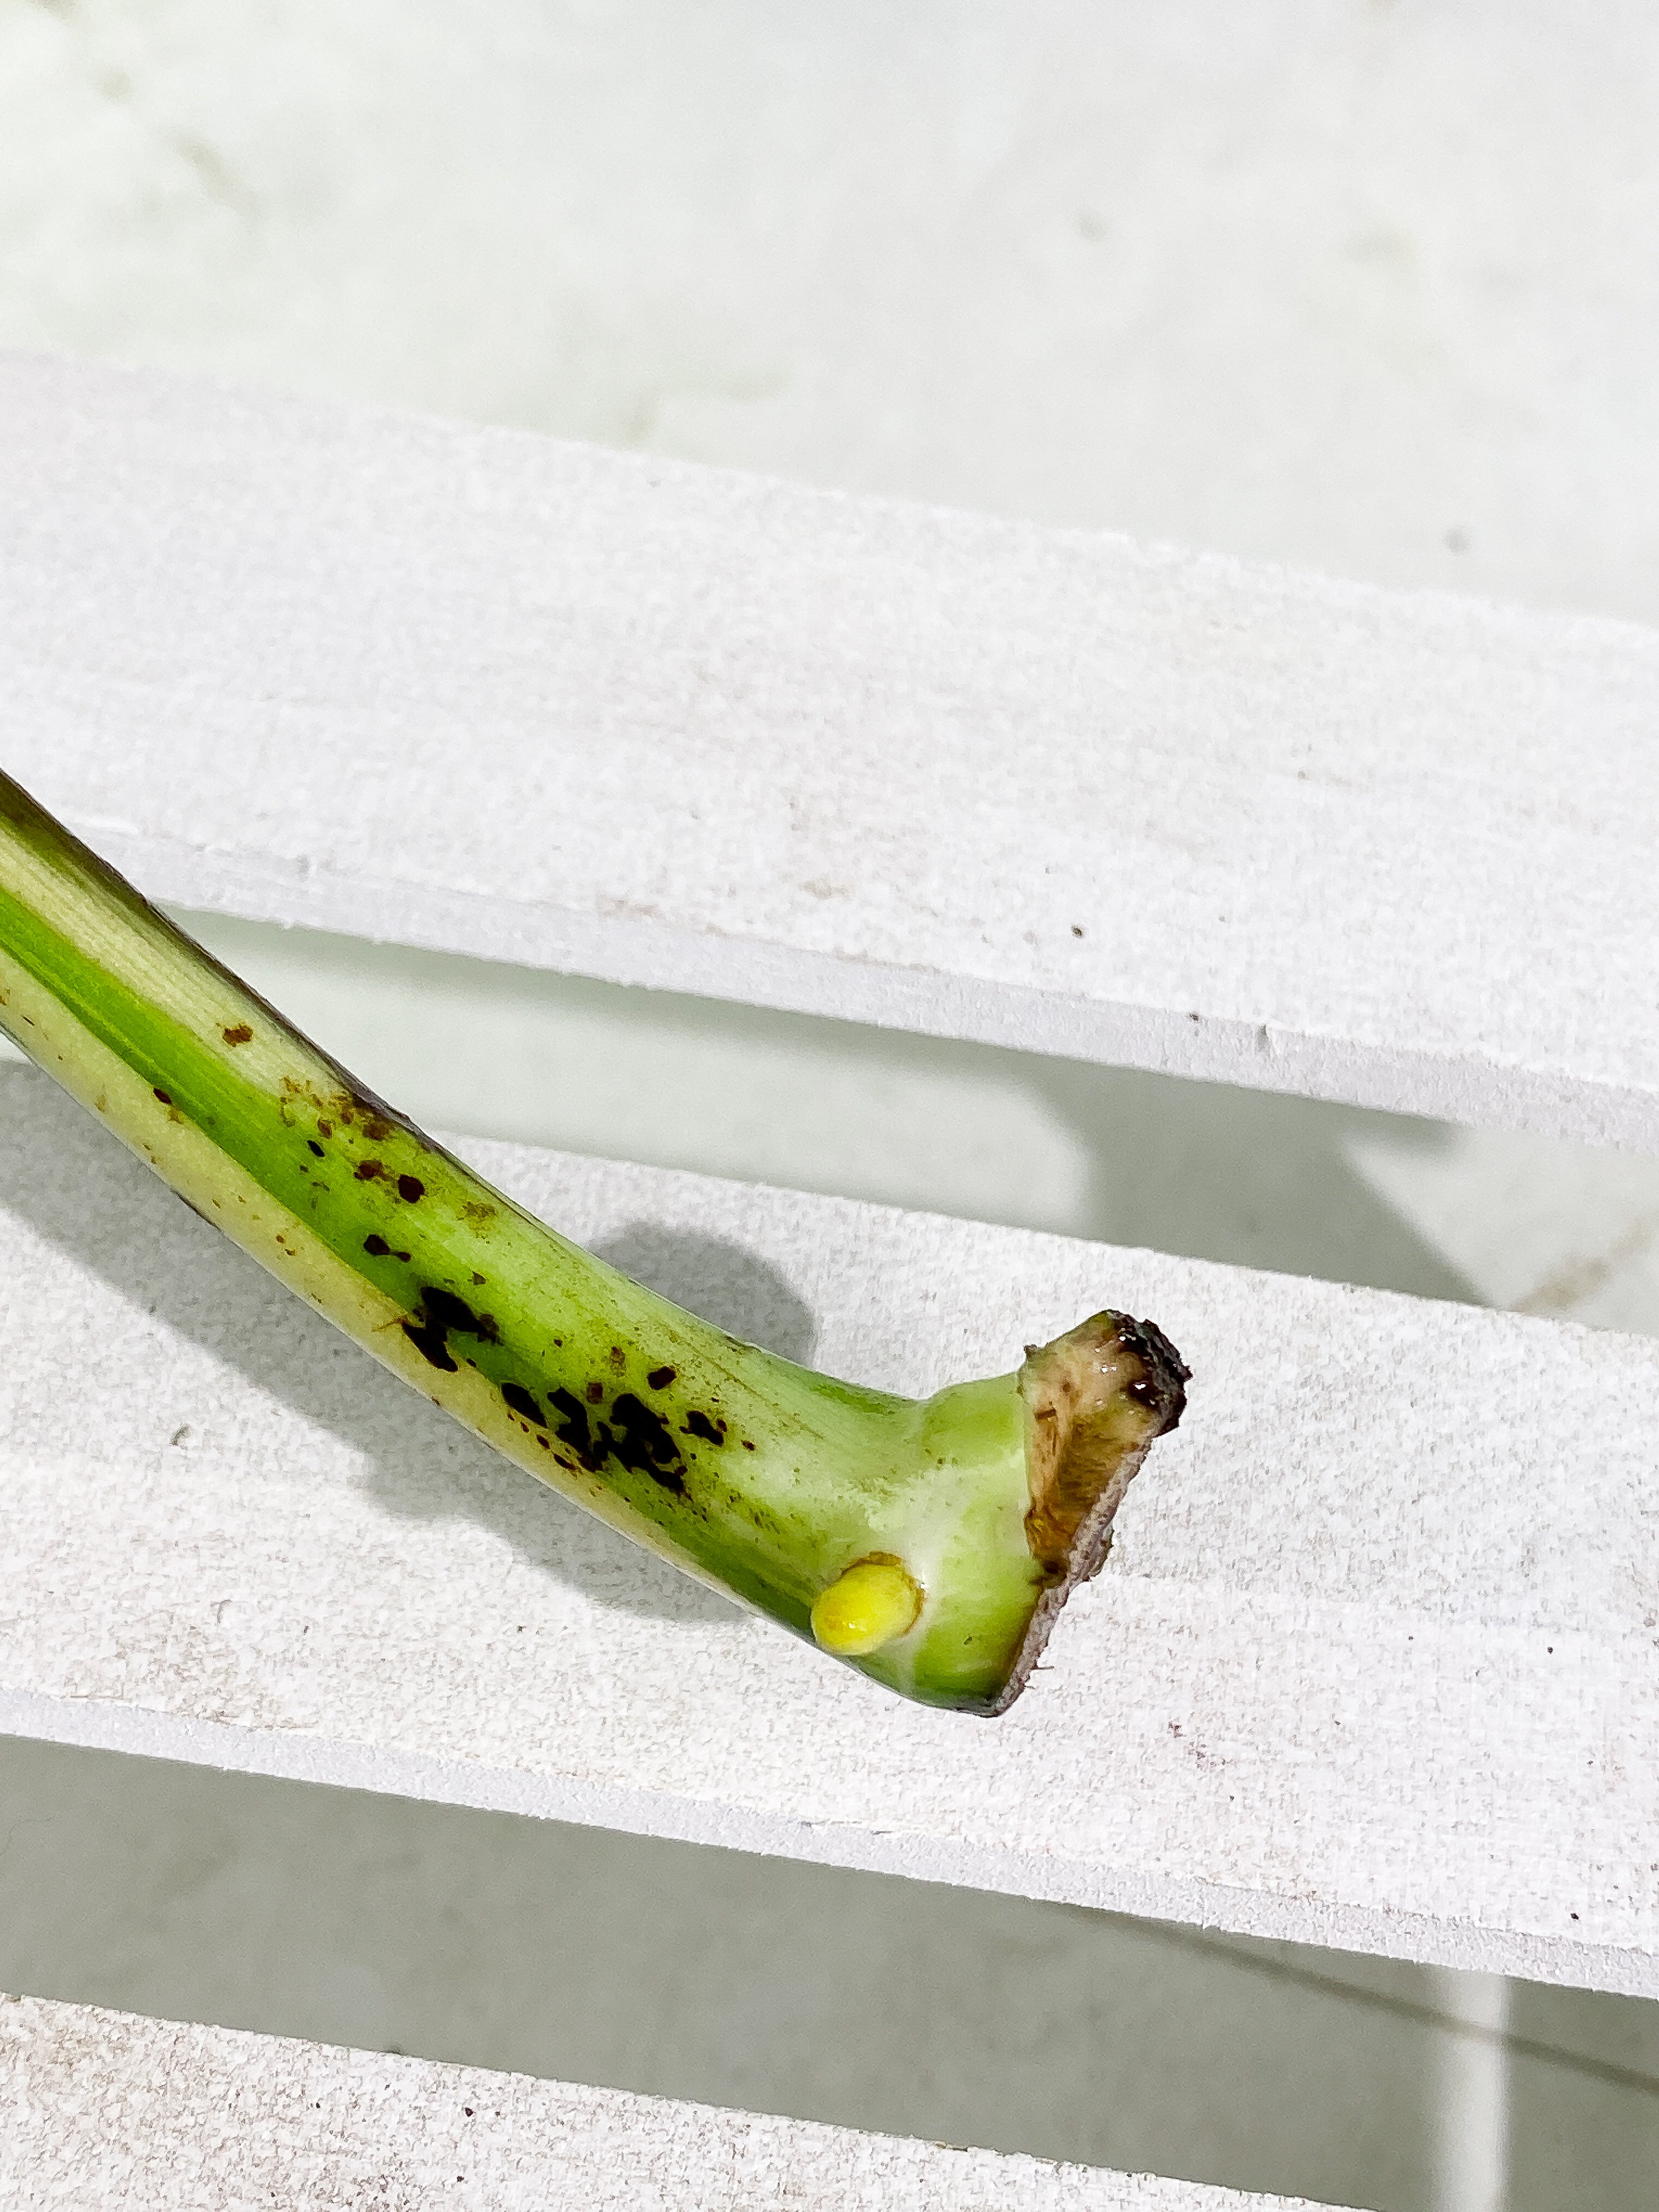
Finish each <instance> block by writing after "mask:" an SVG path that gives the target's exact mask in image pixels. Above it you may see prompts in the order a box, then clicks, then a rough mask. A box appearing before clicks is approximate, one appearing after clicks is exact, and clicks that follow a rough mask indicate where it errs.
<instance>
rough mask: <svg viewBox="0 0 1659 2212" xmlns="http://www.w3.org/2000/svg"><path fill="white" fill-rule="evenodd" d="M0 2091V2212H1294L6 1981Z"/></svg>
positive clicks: (1172, 2184) (1268, 2203)
mask: <svg viewBox="0 0 1659 2212" xmlns="http://www.w3.org/2000/svg"><path fill="white" fill-rule="evenodd" d="M0 2100H3V2102H4V2106H5V2109H6V2125H5V2128H4V2129H3V2130H0V2197H3V2201H4V2203H6V2205H7V2207H8V2208H9V2212H43V2208H45V2207H47V2206H72V2207H75V2208H76V2212H82V2208H88V2212H89V2208H91V2207H94V2206H97V2207H100V2208H101V2207H108V2208H115V2207H118V2206H131V2207H134V2208H139V2207H142V2208H143V2212H232V2208H235V2212H252V2207H254V2206H256V2205H258V2206H262V2207H263V2206H268V2205H272V2204H276V2205H281V2206H283V2207H284V2208H292V2212H368V2208H369V2207H371V2206H373V2207H374V2212H422V2208H425V2207H428V2206H437V2205H449V2206H455V2207H457V2208H460V2212H465V2208H467V2207H477V2208H480V2212H483V2208H488V2212H763V2208H767V2207H774V2206H775V2207H777V2208H778V2212H1251V2208H1252V2207H1254V2208H1255V2212H1270V2208H1272V2207H1274V2206H1277V2207H1279V2208H1281V2212H1294V2208H1293V2206H1292V2201H1291V2199H1290V2198H1288V2197H1255V2196H1250V2197H1243V2196H1239V2195H1237V2194H1236V2193H1235V2192H1234V2191H1231V2190H1226V2189H1206V2188H1201V2187H1200V2186H1198V2185H1195V2184H1194V2183H1191V2182H1180V2181H1164V2180H1158V2179H1152V2178H1151V2177H1149V2176H1146V2175H1134V2174H1117V2173H1105V2172H1099V2171H1097V2170H1096V2171H1091V2170H1090V2169H1089V2168H1087V2167H1085V2166H1054V2165H1050V2164H1048V2163H1047V2162H1046V2161H1044V2160H1039V2159H1033V2158H1011V2157H999V2156H997V2155H996V2154H994V2153H993V2152H990V2151H975V2150H952V2149H951V2148H948V2147H947V2146H946V2145H944V2144H941V2143H920V2142H907V2141H903V2140H901V2139H899V2138H897V2137H895V2136H872V2135H859V2134H854V2132H852V2131H851V2130H848V2129H845V2128H829V2127H820V2126H813V2125H811V2124H808V2123H805V2122H803V2121H799V2120H784V2119H772V2118H763V2117H761V2116H760V2115H758V2114H755V2113H750V2112H719V2111H715V2110H714V2109H713V2108H712V2107H710V2106H706V2105H684V2104H675V2103H671V2102H670V2101H669V2100H667V2099H665V2098H659V2097H633V2096H628V2095H626V2094H624V2093H623V2092H622V2091H620V2090H616V2089H590V2088H584V2087H574V2086H572V2085H570V2084H568V2083H566V2082H562V2081H531V2080H529V2079H527V2078H526V2076H525V2075H521V2074H490V2073H485V2072H483V2071H482V2070H480V2069H478V2068H477V2067H467V2066H441V2065H435V2064H434V2063H432V2062H431V2061H429V2060H422V2059H417V2058H400V2057H387V2056H386V2055H385V2054H384V2053H381V2052H370V2051H343V2050H340V2049H337V2048H336V2047H332V2046H330V2045H322V2044H315V2043H295V2042H290V2041H288V2040H286V2039H280V2038H277V2037H275V2036H266V2035H246V2034H239V2033H236V2032H235V2031H234V2030H233V2029H230V2028H222V2027H191V2026H179V2025H177V2024H175V2023H173V2022H171V2021H151V2020H140V2019H137V2018H135V2017H134V2016H133V2015H131V2013H119V2012H106V2011H103V2010H100V2009H98V2008H94V2007H92V2006H89V2005H67V2004H50V2003H45V2002H40V2000H38V1999H33V1998H27V1997H25V1998H18V1997H0ZM1300 2201H1301V2200H1299V2199H1298V2200H1297V2202H1298V2203H1299V2202H1300Z"/></svg>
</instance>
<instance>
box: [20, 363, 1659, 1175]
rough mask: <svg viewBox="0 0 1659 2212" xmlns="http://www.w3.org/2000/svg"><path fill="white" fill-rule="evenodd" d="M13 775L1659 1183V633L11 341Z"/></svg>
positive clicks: (565, 953)
mask: <svg viewBox="0 0 1659 2212" xmlns="http://www.w3.org/2000/svg"><path fill="white" fill-rule="evenodd" d="M0 515H3V518H4V521H3V529H0V654H3V665H4V668H5V675H6V699H7V709H8V713H7V725H6V738H5V749H6V761H7V765H8V766H9V768H10V769H11V770H12V771H13V772H14V773H15V774H16V775H19V776H20V777H21V779H22V780H23V781H25V782H27V783H30V784H33V786H34V787H37V789H38V791H39V793H40V796H41V797H42V798H43V799H46V801H47V802H48V803H49V804H51V805H54V806H56V807H57V808H58V809H59V810H61V811H64V813H65V814H67V815H68V816H69V817H70V818H71V819H72V820H73V821H74V822H75V823H76V825H77V826H79V827H81V828H82V829H84V830H86V831H87V832H88V834H90V835H92V836H93V837H94V841H95V842H97V843H98V844H99V845H100V847H101V848H103V849H104V850H105V851H106V852H107V853H108V854H110V856H111V857H112V859H114V860H116V861H117V862H118V864H119V865H122V866H125V867H127V868H128V869H129V870H130V871H131V872H132V873H134V874H135V875H137V877H138V878H140V879H141V880H142V881H143V884H145V886H146V888H147V889H149V890H151V891H152V892H153V893H154V894H155V895H156V896H161V897H166V898H172V899H173V900H176V901H179V902H184V903H186V904H191V905H197V906H202V907H210V908H219V909H222V910H225V911H230V912H235V913H239V914H243V915H252V916H254V917H256V918H258V917H263V918H267V919H273V920H276V921H285V922H304V923H311V924H314V925H316V926H318V927H325V928H333V929H341V930H345V931H348V932H351V933H359V934H368V935H374V936H381V937H386V938H398V939H404V940H406V941H409V942H411V943H416V944H421V945H432V946H439V947H443V948H447V949H450V950H453V951H465V952H473V953H479V954H483V955H488V956H490V957H500V958H504V959H508V960H516V961H523V962H527V963H532V964H537V965H543V966H549V967H556V968H563V969H574V970H579V971H581V972H586V973H589V974H592V975H600V976H605V977H611V978H614V979H618V980H622V981H635V982H641V983H649V984H653V985H659V986H661V987H668V988H674V989H682V990H689V991H693V992H702V993H705V994H713V995H714V996H717V997H735V998H745V999H750V1000H757V1001H761V1002H764V1003H769V1004H773V1005H778V1006H793V1007H797V1008H801V1009H804V1010H805V1011H808V1012H818V1013H825V1014H835V1015H843V1016H850V1017H854V1018H859V1019H864V1020H871V1021H875V1022H879V1023H884V1024H896V1025H899V1026H904V1027H911V1028H916V1029H923V1030H933V1031H938V1032H941V1033H948V1034H953V1035H959V1036H970V1037H975V1038H980V1039H985V1040H992V1041H999V1042H1007V1043H1012V1044H1015V1045H1019V1046H1026V1047H1030V1048H1037V1049H1041V1050H1043V1051H1047V1052H1056V1053H1066V1054H1077V1055H1080V1056H1083V1057H1094V1058H1101V1059H1106V1060H1115V1061H1120V1062H1123V1063H1128V1064H1134V1065H1139V1066H1153V1067H1160V1068H1167V1069H1170V1070H1174V1071H1176V1072H1177V1073H1186V1074H1189V1075H1194V1076H1203V1077H1211V1078H1218V1079H1225V1080H1229V1081H1238V1082H1243V1083H1247V1084H1253V1085H1261V1086H1265V1087H1268V1088H1279V1089H1291V1090H1301V1091H1311V1092H1316V1093H1319V1094H1321V1095H1325V1096H1329V1097H1340V1098H1346V1099H1352V1100H1358V1101H1360V1102H1363V1103H1370V1104H1376V1105H1381V1106H1388V1107H1397V1108H1402V1109H1413V1110H1420V1111H1424V1112H1428V1113H1432V1114H1436V1115H1444V1116H1447V1117H1449V1118H1452V1119H1463V1120H1472V1121H1504V1122H1510V1123H1516V1124H1526V1125H1528V1126H1531V1127H1536V1128H1539V1129H1543V1130H1549V1131H1553V1132H1556V1133H1562V1134H1566V1135H1572V1136H1580V1137H1585V1138H1589V1139H1598V1140H1607V1141H1613V1142H1620V1143H1627V1144H1631V1145H1634V1146H1649V1147H1651V1148H1655V1149H1659V871H1656V870H1655V868H1654V866H1653V865H1652V854H1653V852H1654V850H1655V848H1656V845H1659V744H1656V743H1655V742H1654V738H1655V735H1656V718H1659V706H1656V701H1659V636H1656V635H1655V634H1653V633H1650V632H1649V631H1646V630H1643V629H1637V628H1634V627H1631V626H1626V625H1621V624H1618V623H1609V622H1603V621H1591V620H1588V619H1580V618H1568V617H1551V616H1547V615H1541V614H1537V613H1521V612H1517V611H1509V610H1504V609H1502V608H1498V607H1493V606H1490V605H1483V604H1480V603H1479V602H1476V601H1474V600H1470V599H1453V598H1436V597H1432V596H1427V595H1407V594H1395V595H1391V594H1389V593H1386V592H1377V591H1375V590H1371V589H1369V588H1364V587H1361V586H1352V585H1346V584H1339V583H1334V582H1328V581H1322V580H1316V579H1310V578H1306V577H1297V576H1294V575H1290V574H1285V573H1283V572H1281V571H1279V570H1276V569H1272V568H1261V567H1257V568H1252V567H1249V566H1246V565H1242V564H1239V563H1237V562H1231V561H1228V560H1223V559H1219V558H1213V557H1201V556H1188V555H1184V554H1179V553H1175V552H1170V551H1158V550H1143V549H1139V548H1137V547H1135V546H1134V545H1133V544H1129V543H1128V542H1127V541H1126V540H1123V539H1121V538H1111V537H1107V536H1103V535H1091V534H1085V533H1065V532H1044V531H1042V530H1038V529H1035V528H1030V527H1024V526H1018V525H1013V524H1007V523H1000V522H992V521H989V520H977V519H974V518H971V517H968V516H964V515H961V514H954V513H945V512H939V511H933V510H929V509H926V508H921V507H903V506H900V505H896V504H889V503H884V502H880V501H862V500H856V499H849V498H846V497H842V496H840V495H833V494H828V493H817V492H811V491H806V490H801V489H792V488H788V487H784V486H781V485H776V484H770V483H764V482H761V481H758V480H750V479H746V478H742V477H734V476H728V475H724V474H720V473H718V472H715V471H700V470H697V469H695V468H691V467H689V466H683V465H673V464H670V463H665V462H661V461H657V460H647V459H641V458H639V457H634V456H627V455H622V454H617V453H602V452H599V451H596V450H589V449H585V448H581V447H569V446H561V445H556V444H553V443H550V442H548V441H542V440H538V439H536V438H534V437H531V436H528V435H520V434H515V433H508V432H504V431H495V430H478V429H472V428H463V427H459V426H455V425H446V424H441V423H437V422H426V421H422V420H403V419H397V418H391V417H380V416H373V415H369V414H366V413H354V412H350V411H347V410H326V409H323V408H313V407H308V406H301V405H300V404H289V403H286V402H283V401H279V400H275V399H270V398H252V397H246V396H237V395H235V394H233V393H229V392H222V391H220V390H218V389H216V388H215V387H212V386H205V385H200V384H195V383H185V382H172V381H168V380H165V379H162V378H160V377H155V376H152V375H148V374H143V375H141V374H124V373H121V372H118V371H114V370H111V369H106V368H92V367H87V366H77V365H74V364H70V363H66V362H53V361H51V360H38V359H28V358H21V357H14V358H12V359H11V360H9V362H7V363H6V364H5V365H4V366H3V368H0Z"/></svg>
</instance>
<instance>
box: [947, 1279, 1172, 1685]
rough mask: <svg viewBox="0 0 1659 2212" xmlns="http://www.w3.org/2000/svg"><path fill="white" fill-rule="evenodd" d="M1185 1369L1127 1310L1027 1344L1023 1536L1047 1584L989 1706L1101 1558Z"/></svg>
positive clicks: (1021, 1681)
mask: <svg viewBox="0 0 1659 2212" xmlns="http://www.w3.org/2000/svg"><path fill="white" fill-rule="evenodd" d="M1191 1373H1192V1370H1191V1369H1190V1368H1189V1367H1188V1365H1187V1364H1186V1363H1185V1361H1184V1360H1183V1359H1182V1357H1181V1354H1180V1353H1179V1352H1177V1351H1176V1348H1175V1346H1174V1345H1172V1344H1171V1343H1170V1340H1169V1338H1168V1337H1167V1336H1165V1335H1164V1332H1163V1330H1162V1329H1161V1328H1158V1326H1157V1324H1156V1323H1155V1322H1150V1321H1135V1320H1133V1319H1132V1318H1131V1316H1129V1315H1127V1314H1121V1313H1112V1312H1106V1313H1098V1314H1096V1315H1094V1316H1092V1317H1091V1319H1090V1320H1088V1321H1085V1322H1079V1325H1078V1327H1077V1328H1073V1329H1070V1330H1068V1331H1067V1332H1066V1334H1065V1335H1064V1336H1060V1337H1056V1338H1055V1340H1054V1342H1053V1343H1052V1344H1045V1345H1042V1346H1036V1345H1033V1346H1030V1347H1028V1349H1027V1352H1026V1355H1025V1364H1024V1366H1023V1367H1022V1368H1021V1369H1020V1370H1019V1394H1020V1396H1021V1397H1022V1398H1023V1399H1024V1401H1025V1413H1026V1431H1025V1467H1026V1474H1027V1479H1028V1480H1029V1482H1030V1492H1031V1504H1030V1511H1029V1512H1028V1513H1027V1514H1026V1516H1025V1534H1026V1539H1027V1541H1028V1542H1029V1543H1030V1547H1031V1556H1032V1557H1033V1558H1034V1559H1036V1561H1037V1562H1038V1564H1039V1565H1041V1566H1042V1571H1043V1573H1044V1574H1045V1575H1046V1576H1047V1577H1048V1588H1047V1589H1045V1590H1044V1591H1043V1593H1042V1596H1041V1597H1040V1598H1039V1599H1038V1600H1037V1604H1036V1611H1035V1612H1034V1613H1033V1614H1032V1616H1031V1620H1030V1626H1029V1627H1028V1628H1027V1630H1026V1632H1025V1637H1024V1641H1023V1643H1022V1644H1021V1645H1020V1648H1019V1653H1018V1657H1017V1658H1016V1660H1015V1662H1014V1666H1013V1670H1012V1673H1011V1674H1010V1675H1009V1678H1008V1682H1007V1686H1006V1688H1005V1689H1004V1690H1003V1692H1002V1693H1001V1695H1000V1697H999V1698H998V1699H997V1700H996V1702H995V1704H994V1705H993V1706H992V1708H991V1710H992V1711H994V1712H1002V1711H1006V1708H1007V1707H1008V1706H1009V1705H1012V1703H1013V1701H1014V1699H1016V1698H1017V1697H1018V1695H1019V1693H1020V1692H1021V1691H1022V1690H1023V1689H1024V1686H1025V1684H1026V1681H1027V1680H1028V1678H1029V1677H1030V1672H1031V1669H1032V1668H1033V1667H1034V1666H1035V1665H1036V1662H1037V1660H1038V1658H1039V1656H1041V1654H1042V1647H1043V1645H1044V1644H1046V1643H1047V1642H1048V1637H1049V1633H1050V1632H1051V1630H1052V1629H1053V1627H1054V1622H1055V1620H1057V1619H1058V1618H1059V1615H1060V1607H1062V1606H1063V1605H1064V1604H1065V1602H1066V1599H1067V1598H1068V1597H1069V1596H1070V1595H1071V1594H1072V1592H1073V1590H1074V1589H1076V1588H1077V1586H1078V1584H1079V1583H1085V1582H1087V1581H1088V1580H1089V1579H1090V1577H1091V1576H1093V1575H1097V1574H1098V1573H1099V1572H1100V1570H1101V1568H1102V1566H1103V1565H1104V1564H1105V1559H1106V1553H1107V1552H1108V1550H1109V1548H1110V1545H1111V1541H1112V1518H1113V1516H1114V1515H1115V1513H1116V1511H1117V1509H1118V1506H1119V1504H1120V1503H1121V1500H1122V1497H1123V1493H1124V1492H1125V1491H1126V1490H1127V1488H1128V1486H1129V1484H1130V1482H1131V1480H1133V1477H1134V1475H1135V1474H1136V1473H1137V1472H1138V1471H1139V1467H1140V1463H1141V1462H1142V1461H1143V1460H1144V1459H1145V1458H1146V1454H1147V1452H1148V1451H1149V1450H1150V1449H1151V1448H1152V1443H1154V1441H1155V1440H1156V1439H1157V1438H1158V1437H1161V1436H1163V1435H1164V1433H1165V1432H1166V1431H1168V1430H1170V1429H1172V1428H1174V1427H1175V1426H1176V1423H1177V1422H1178V1421H1179V1420H1180V1419H1181V1416H1182V1413H1183V1411H1184V1410H1185V1408H1186V1404H1187V1391H1186V1384H1187V1383H1188V1379H1189V1378H1190V1376H1191Z"/></svg>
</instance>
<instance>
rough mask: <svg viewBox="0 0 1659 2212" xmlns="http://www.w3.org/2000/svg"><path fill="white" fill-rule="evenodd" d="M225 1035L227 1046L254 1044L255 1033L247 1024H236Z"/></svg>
mask: <svg viewBox="0 0 1659 2212" xmlns="http://www.w3.org/2000/svg"><path fill="white" fill-rule="evenodd" d="M223 1035H224V1040H225V1042H226V1043H227V1044H252V1042H253V1032H252V1030H251V1029H250V1028H249V1027H248V1025H247V1024H246V1022H238V1023H236V1024H235V1025H234V1027H233V1028H231V1029H228V1030H225V1031H224V1032H223Z"/></svg>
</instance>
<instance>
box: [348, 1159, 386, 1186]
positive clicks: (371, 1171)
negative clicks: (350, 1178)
mask: <svg viewBox="0 0 1659 2212" xmlns="http://www.w3.org/2000/svg"><path fill="white" fill-rule="evenodd" d="M352 1173H353V1174H354V1175H355V1176H356V1178H357V1180H358V1182H374V1178H375V1176H383V1175H384V1174H385V1173H386V1163H385V1161H384V1160H359V1161H358V1163H357V1164H356V1167H355V1168H354V1169H353V1170H352Z"/></svg>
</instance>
